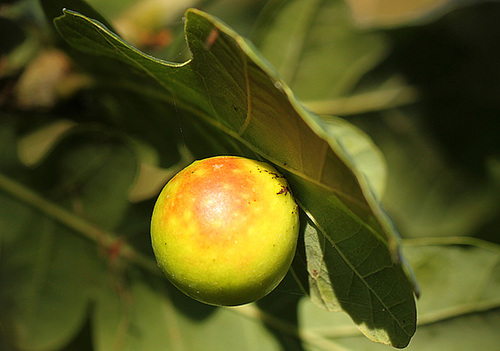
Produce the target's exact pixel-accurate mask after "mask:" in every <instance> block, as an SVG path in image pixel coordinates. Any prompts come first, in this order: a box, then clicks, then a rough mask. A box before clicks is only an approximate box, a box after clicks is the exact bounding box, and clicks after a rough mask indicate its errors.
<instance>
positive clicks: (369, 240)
mask: <svg viewBox="0 0 500 351" xmlns="http://www.w3.org/2000/svg"><path fill="white" fill-rule="evenodd" d="M186 19H187V20H186V36H187V40H188V44H189V47H190V49H191V52H192V54H193V59H192V60H190V61H188V62H186V63H183V64H172V63H169V62H166V61H162V60H159V59H157V58H154V57H151V56H148V55H146V54H144V53H141V52H139V51H138V50H136V49H135V48H133V47H131V46H130V45H128V44H127V43H125V42H123V41H122V40H121V39H120V38H119V37H117V36H116V35H115V34H113V33H111V32H109V31H108V30H107V29H106V28H105V27H103V26H102V25H101V24H100V23H99V22H97V21H94V20H92V19H89V18H87V17H85V16H83V15H81V14H78V13H75V12H72V11H66V12H65V15H64V16H62V17H60V18H58V19H57V20H56V26H57V28H58V30H59V32H60V33H61V34H62V35H63V37H64V38H65V39H66V40H67V41H68V42H69V43H70V44H71V45H73V46H75V47H76V48H79V49H81V50H83V51H85V52H88V53H93V54H96V55H102V56H108V57H111V58H115V59H118V60H121V61H122V62H125V63H128V64H129V65H131V67H132V68H133V71H134V72H135V73H136V75H138V76H142V77H143V79H144V80H141V81H135V82H129V85H130V86H132V87H133V86H134V85H137V86H136V87H135V90H136V91H137V92H143V93H144V94H147V95H149V96H155V97H156V98H157V99H161V100H164V101H166V102H170V103H173V104H175V106H176V107H177V109H178V110H182V111H184V113H186V112H187V114H188V116H193V117H196V121H201V122H203V123H204V124H205V125H206V126H208V128H213V130H215V131H216V133H218V134H220V136H219V138H222V139H226V140H231V142H230V144H232V145H234V146H233V147H232V148H230V150H232V152H236V153H241V152H242V150H247V151H245V153H244V154H245V155H247V156H253V157H258V158H264V159H266V160H267V161H270V162H272V163H274V164H275V165H276V166H277V167H279V168H280V169H281V171H282V172H284V173H285V175H286V176H287V178H288V180H289V181H290V184H291V185H292V188H293V190H294V193H295V194H296V198H297V200H298V202H299V204H300V206H301V207H302V208H303V209H304V210H305V211H306V213H307V214H308V216H309V217H310V220H311V221H313V222H314V226H315V228H316V229H318V231H317V234H318V236H316V237H313V236H309V237H308V238H307V240H310V241H311V243H312V245H315V244H317V243H323V244H324V243H325V242H327V243H328V244H327V245H323V247H322V250H324V252H314V251H311V252H309V253H310V254H312V255H313V257H308V259H310V260H311V261H313V260H319V261H320V262H325V264H326V266H325V267H327V268H328V269H327V270H323V271H322V272H327V275H328V274H329V275H331V277H335V278H336V279H332V282H331V283H332V284H333V285H332V289H333V290H332V289H330V290H324V289H322V290H321V289H320V290H315V291H316V292H317V291H320V296H319V297H318V298H319V299H323V300H327V301H334V300H338V301H339V302H340V303H341V306H342V308H344V309H346V310H347V311H349V312H350V314H351V317H352V318H353V319H354V321H355V322H356V323H357V324H358V325H360V326H362V330H363V331H364V332H366V333H367V334H368V335H369V336H370V337H371V338H373V339H374V340H375V341H380V342H385V343H392V344H393V345H395V346H399V347H402V346H405V345H406V344H407V343H408V341H409V339H410V338H411V336H412V334H413V332H414V328H415V302H414V297H413V288H412V284H411V283H410V282H409V281H408V278H406V276H405V274H404V272H403V268H402V266H401V264H400V263H399V254H398V252H397V234H396V233H395V231H394V229H393V227H392V226H391V224H390V221H389V220H388V218H387V217H386V215H385V213H384V212H383V211H382V209H381V208H380V207H379V205H378V203H377V200H376V199H375V198H374V196H373V194H372V192H371V190H370V188H369V184H368V182H367V181H366V179H365V178H364V177H363V176H362V173H361V172H360V171H359V170H357V168H356V167H355V164H354V162H353V160H351V159H350V158H349V155H348V154H346V153H345V152H344V151H343V149H342V147H341V146H340V145H339V144H338V143H337V141H336V140H335V138H334V137H333V136H332V135H331V134H329V132H328V130H327V128H326V127H325V126H324V124H323V123H322V121H321V120H320V119H319V118H318V117H316V116H314V115H312V114H309V113H307V112H306V111H305V110H304V109H303V108H302V107H301V106H300V105H299V104H298V103H297V102H296V100H295V99H294V98H293V94H292V93H291V91H290V90H289V89H288V87H287V86H286V85H285V84H284V83H282V82H281V81H280V80H278V79H277V78H275V76H274V74H273V71H272V70H271V69H270V68H269V66H267V65H266V64H265V63H264V61H263V60H262V59H261V57H260V56H259V54H258V53H257V52H256V51H255V50H253V49H252V48H251V46H249V44H248V42H246V41H245V40H244V39H243V38H242V37H240V36H238V35H237V34H236V33H234V32H232V31H231V30H230V29H229V28H227V27H226V26H224V25H223V24H221V23H220V22H218V21H217V20H215V19H214V18H212V17H210V16H209V15H207V14H204V13H202V12H200V11H197V10H190V11H188V12H187V13H186ZM124 74H125V75H127V74H128V73H127V72H124ZM146 77H148V78H149V79H150V81H149V83H148V81H147V80H146V79H145V78H146ZM141 84H144V85H141ZM160 87H161V88H162V89H159V88H160ZM194 123H197V122H194ZM318 135H319V136H321V137H319V136H318ZM360 184H361V185H360ZM355 242H356V243H360V242H361V243H362V245H361V246H360V245H359V244H356V245H354V243H355ZM311 243H310V244H311ZM307 245H308V243H307V241H306V246H307ZM322 257H327V258H330V257H335V260H329V259H326V260H325V261H323V260H322ZM337 262H339V263H342V265H341V266H339V267H337V266H335V264H337ZM309 274H312V277H313V278H315V273H314V272H311V270H310V271H309ZM381 282H383V283H381ZM339 296H340V299H339V298H338V297H339ZM351 297H352V298H355V300H356V304H355V305H354V304H350V302H351V300H350V298H351ZM318 298H316V301H318ZM359 301H362V303H361V304H360V303H359ZM334 305H335V303H334ZM324 306H325V307H327V308H331V305H330V303H327V304H324ZM352 306H355V308H352ZM337 307H338V306H337ZM374 309H376V310H377V311H379V312H380V315H378V316H377V318H373V310H374ZM374 330H377V332H374ZM380 330H384V332H380Z"/></svg>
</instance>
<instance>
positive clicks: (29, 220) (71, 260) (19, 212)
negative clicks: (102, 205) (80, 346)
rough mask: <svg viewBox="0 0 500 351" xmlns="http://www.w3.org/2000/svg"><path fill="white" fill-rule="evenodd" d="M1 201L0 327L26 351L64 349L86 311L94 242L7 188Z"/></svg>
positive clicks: (92, 274) (94, 266)
mask: <svg viewBox="0 0 500 351" xmlns="http://www.w3.org/2000/svg"><path fill="white" fill-rule="evenodd" d="M0 203H1V204H0V206H1V208H2V211H0V225H1V227H0V232H1V233H2V237H1V240H0V242H1V244H0V285H1V286H2V289H1V290H0V308H1V310H2V316H1V319H0V332H1V334H2V336H3V337H5V338H6V339H7V340H9V341H10V343H12V344H14V345H15V346H16V347H17V348H19V349H21V350H46V349H57V348H60V347H61V346H63V345H64V344H65V343H67V342H69V340H71V338H72V337H73V336H74V335H75V334H76V333H77V332H78V331H79V330H80V328H81V327H82V325H83V323H84V321H85V318H86V316H87V307H88V302H89V298H90V296H91V292H92V288H93V287H94V279H95V277H96V276H99V274H100V273H99V272H100V270H99V269H100V267H99V262H98V261H96V254H95V246H94V245H93V244H92V243H90V242H88V241H86V240H85V239H84V238H82V237H79V236H75V235H73V234H72V233H71V231H70V230H68V229H67V228H65V227H63V226H61V225H60V224H58V223H57V222H54V221H53V220H51V219H50V218H48V217H46V216H44V215H41V214H40V213H38V212H37V211H35V210H33V209H31V208H29V207H28V206H27V205H25V204H23V203H20V202H19V201H18V200H17V199H15V198H13V197H11V196H9V195H6V194H5V193H4V192H2V193H0Z"/></svg>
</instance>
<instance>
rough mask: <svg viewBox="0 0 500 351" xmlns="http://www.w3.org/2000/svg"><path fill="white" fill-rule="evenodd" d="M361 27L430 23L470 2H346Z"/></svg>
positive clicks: (405, 0) (462, 0)
mask: <svg viewBox="0 0 500 351" xmlns="http://www.w3.org/2000/svg"><path fill="white" fill-rule="evenodd" d="M347 3H348V4H349V6H350V8H351V11H352V12H353V17H354V18H355V20H356V22H357V24H358V25H359V26H362V27H397V26H403V25H408V24H410V25H411V24H415V23H422V22H427V21H430V20H432V19H434V18H436V17H438V16H439V15H441V14H443V13H445V12H447V11H451V10H453V9H455V8H456V7H458V6H463V5H464V4H467V3H472V1H467V0H466V1H464V0H389V1H388V0H347Z"/></svg>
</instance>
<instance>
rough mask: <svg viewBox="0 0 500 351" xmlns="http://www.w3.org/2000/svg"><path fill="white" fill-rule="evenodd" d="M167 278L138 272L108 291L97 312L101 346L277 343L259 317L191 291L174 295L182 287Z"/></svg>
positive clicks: (267, 346)
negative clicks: (199, 298)
mask: <svg viewBox="0 0 500 351" xmlns="http://www.w3.org/2000/svg"><path fill="white" fill-rule="evenodd" d="M167 284H168V283H167V282H165V281H162V282H160V281H158V280H156V281H153V280H150V281H149V282H147V281H145V280H144V278H141V277H140V276H137V275H136V276H134V277H133V279H132V281H131V282H130V285H129V286H128V287H126V288H125V289H127V290H121V291H117V292H113V291H111V290H108V291H103V293H102V294H101V295H100V296H99V298H98V300H97V305H96V312H95V314H94V316H93V338H94V345H95V347H96V350H97V351H99V350H110V349H113V348H115V347H118V348H119V349H120V350H139V349H140V350H159V349H168V350H203V351H205V350H206V351H209V350H225V349H232V348H233V347H234V345H238V347H239V348H241V349H242V350H276V349H277V347H278V345H277V342H276V340H275V339H274V338H273V337H272V335H271V334H270V333H269V331H268V330H266V329H265V328H264V327H263V326H262V324H261V323H260V321H259V320H258V319H255V318H251V317H250V318H249V317H248V316H246V315H245V314H241V313H238V309H229V308H215V307H210V306H206V305H201V304H199V303H198V302H194V301H192V300H190V299H189V298H188V297H186V296H174V297H172V294H173V295H178V294H180V292H178V291H175V290H173V289H175V288H173V287H172V286H171V285H169V287H168V288H167V286H166V285H167ZM169 290H170V291H169ZM179 299H180V301H181V303H182V304H183V306H186V307H185V308H189V309H190V310H191V313H194V314H191V315H190V313H182V310H178V309H177V307H176V304H175V303H174V302H176V300H177V301H178V300H179ZM188 299H189V300H188ZM245 308H247V309H248V308H250V307H245ZM250 309H251V308H250ZM200 312H202V313H201V314H200ZM197 314H198V315H197Z"/></svg>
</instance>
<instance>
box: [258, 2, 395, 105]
mask: <svg viewBox="0 0 500 351" xmlns="http://www.w3.org/2000/svg"><path fill="white" fill-rule="evenodd" d="M254 36H255V42H256V45H257V46H258V48H259V50H260V51H261V53H262V55H263V56H264V57H266V59H268V60H269V61H270V62H271V63H272V64H273V65H274V66H275V67H276V69H277V70H278V72H279V73H280V75H281V77H282V78H283V80H284V81H285V83H287V84H288V85H289V86H290V87H291V88H292V89H293V91H294V93H295V94H296V95H297V96H298V97H299V98H300V99H301V100H304V101H309V100H313V101H328V100H330V99H333V98H336V97H339V96H343V95H346V94H348V93H349V92H350V91H351V90H352V88H353V86H354V85H355V84H356V83H357V82H358V81H359V79H360V78H361V77H362V76H363V75H364V74H366V72H368V71H369V70H370V69H372V68H373V67H374V66H375V65H376V64H377V63H379V62H380V60H381V59H382V58H383V57H385V55H386V53H387V49H388V46H387V42H386V40H385V37H384V35H383V34H382V33H375V32H366V31H360V30H359V29H357V28H356V27H355V26H354V24H353V23H352V19H351V16H350V13H349V11H348V9H347V7H346V5H345V3H344V2H343V1H340V0H335V1H317V0H314V1H310V0H293V1H282V0H277V1H270V2H269V3H268V4H267V6H266V7H265V9H264V11H263V13H262V14H261V21H260V22H259V23H258V24H257V28H256V34H255V35H254Z"/></svg>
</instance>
